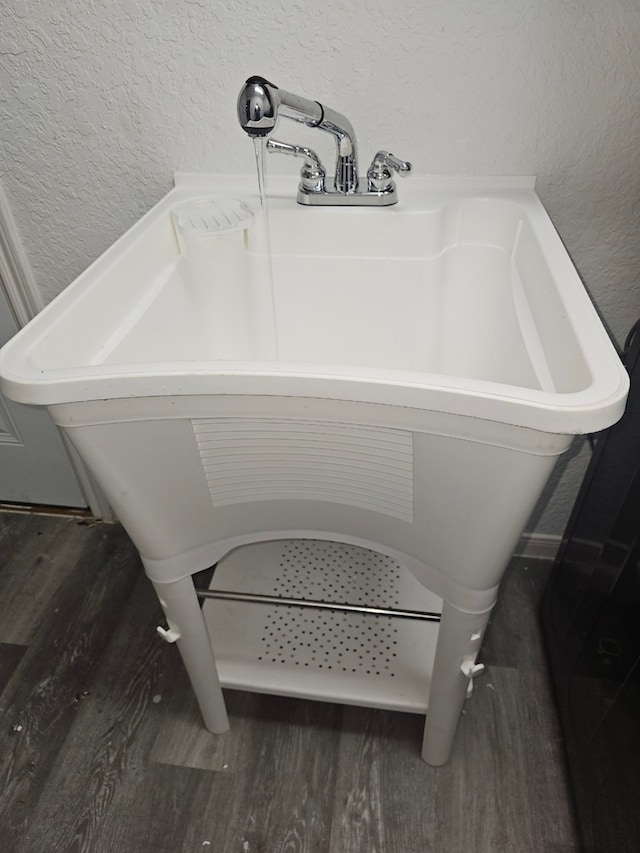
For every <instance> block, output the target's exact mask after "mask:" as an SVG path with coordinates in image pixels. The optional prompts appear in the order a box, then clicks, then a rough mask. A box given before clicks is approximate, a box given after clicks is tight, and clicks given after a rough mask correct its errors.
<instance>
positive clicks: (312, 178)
mask: <svg viewBox="0 0 640 853" xmlns="http://www.w3.org/2000/svg"><path fill="white" fill-rule="evenodd" d="M280 115H281V116H284V117H285V118H289V119H292V120H293V121H297V122H300V123H301V124H304V125H306V126H307V127H317V128H318V130H324V131H326V132H327V133H330V134H331V135H332V136H333V137H334V138H335V140H336V147H337V156H336V170H335V178H334V181H333V187H331V188H328V187H327V185H326V172H325V169H324V167H323V165H322V163H321V162H320V160H319V159H318V156H317V154H316V153H315V152H314V151H312V150H311V149H310V148H305V147H303V146H299V145H289V144H288V143H285V142H277V141H276V140H272V139H269V140H267V150H268V151H270V152H272V153H274V152H279V153H282V154H290V155H292V156H294V157H302V158H303V159H304V165H303V167H302V171H301V173H300V176H301V182H300V186H299V187H298V202H299V203H300V204H307V205H309V204H320V205H389V204H395V202H396V201H397V200H398V195H397V191H396V187H395V183H394V181H393V177H392V171H396V172H398V174H400V175H406V174H408V173H409V172H410V171H411V163H407V162H405V161H404V160H398V158H397V157H394V156H393V155H392V154H389V153H388V152H387V151H379V152H378V153H377V154H376V156H375V157H374V158H373V162H372V163H371V166H370V167H369V170H368V172H367V176H366V180H364V179H360V178H359V177H358V151H357V145H356V136H355V133H354V132H353V127H352V126H351V122H350V121H349V119H347V118H346V117H345V116H343V115H341V114H340V113H338V112H336V111H335V110H332V109H331V108H329V107H325V106H323V105H322V104H320V103H318V101H310V100H309V99H308V98H303V97H301V96H300V95H294V94H292V93H291V92H287V91H286V90H285V89H280V88H278V86H274V84H273V83H269V81H268V80H265V79H264V77H250V78H249V79H248V80H247V81H246V83H245V84H244V86H243V87H242V89H241V90H240V95H239V96H238V120H239V121H240V126H241V127H242V129H243V130H244V131H246V133H248V134H249V136H253V137H263V136H269V135H270V134H271V132H272V131H273V129H274V127H275V125H276V121H277V119H278V116H280ZM363 186H366V189H363V188H362V187H363Z"/></svg>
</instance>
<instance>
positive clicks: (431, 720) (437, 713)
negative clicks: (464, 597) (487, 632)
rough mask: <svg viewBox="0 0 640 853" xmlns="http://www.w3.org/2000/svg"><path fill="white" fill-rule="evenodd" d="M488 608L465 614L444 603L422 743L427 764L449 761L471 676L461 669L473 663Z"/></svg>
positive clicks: (484, 625)
mask: <svg viewBox="0 0 640 853" xmlns="http://www.w3.org/2000/svg"><path fill="white" fill-rule="evenodd" d="M491 609H492V608H489V610H487V611H485V612H483V613H465V612H464V611H462V610H458V609H457V608H456V607H454V606H453V605H452V604H449V603H448V602H446V601H445V602H444V606H443V609H442V621H441V622H440V628H439V630H438V643H437V646H436V656H435V661H434V665H433V675H432V678H431V689H430V691H429V707H428V710H427V719H426V722H425V727H424V739H423V742H422V757H423V759H424V760H425V761H426V762H427V764H432V765H434V766H439V765H441V764H445V763H446V762H447V761H448V760H449V756H450V755H451V749H452V747H453V739H454V737H455V734H456V729H457V727H458V720H459V719H460V714H461V712H462V708H463V705H464V701H465V698H466V695H467V689H468V687H469V678H470V677H472V676H470V675H469V674H465V673H464V672H463V670H466V671H467V672H469V670H470V667H469V662H470V660H471V661H473V660H475V656H476V655H477V653H478V650H479V648H480V643H481V642H482V635H483V633H484V629H485V627H486V625H487V622H488V620H489V616H490V614H491Z"/></svg>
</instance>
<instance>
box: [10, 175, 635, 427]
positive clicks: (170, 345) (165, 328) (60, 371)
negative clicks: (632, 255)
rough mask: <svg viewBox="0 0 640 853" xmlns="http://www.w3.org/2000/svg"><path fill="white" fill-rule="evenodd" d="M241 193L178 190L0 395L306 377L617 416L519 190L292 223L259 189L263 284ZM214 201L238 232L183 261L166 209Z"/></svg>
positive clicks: (79, 393)
mask: <svg viewBox="0 0 640 853" xmlns="http://www.w3.org/2000/svg"><path fill="white" fill-rule="evenodd" d="M253 184H254V182H253V181H252V180H248V179H244V178H243V179H233V180H232V179H229V178H226V179H223V178H220V179H216V178H213V177H202V176H194V177H190V176H182V177H180V176H179V177H178V179H177V186H176V188H175V189H174V190H173V191H172V192H171V193H169V194H168V195H167V196H166V197H165V198H164V199H163V200H162V201H161V202H160V203H159V204H158V205H156V207H155V208H154V209H153V210H152V211H150V213H148V214H147V215H146V216H145V217H143V218H142V220H141V221H140V222H138V223H137V224H136V225H135V226H134V227H133V228H132V229H131V230H130V231H129V232H127V234H125V235H124V236H123V237H122V238H121V239H120V240H119V241H118V242H117V243H116V244H115V245H114V246H112V248H111V249H109V251H107V252H106V253H105V254H104V255H103V256H102V257H101V258H100V259H99V260H98V261H96V263H94V264H93V265H92V266H91V267H90V268H89V269H88V270H87V271H86V272H85V273H84V274H83V275H81V276H80V277H79V278H78V280H77V281H76V282H74V284H73V285H72V286H70V287H69V288H67V290H66V291H64V292H63V293H62V294H61V295H60V296H59V297H58V299H56V300H55V301H54V302H53V303H52V304H51V305H50V306H48V307H47V309H46V310H45V311H43V312H42V314H41V315H40V316H39V317H38V318H37V319H36V320H35V321H34V322H33V323H32V324H31V325H30V326H29V328H28V329H27V330H25V331H24V332H23V333H22V334H21V335H19V336H18V338H17V339H16V340H15V341H14V342H13V343H12V344H10V345H9V346H8V347H7V348H6V350H5V351H4V353H3V356H2V362H1V367H0V371H1V373H2V381H3V386H2V387H3V390H4V391H5V393H6V394H7V395H8V396H10V397H12V398H14V399H16V400H19V401H21V402H24V403H35V404H45V405H47V404H57V403H63V402H72V401H79V400H97V399H105V398H110V397H117V398H124V397H134V396H148V395H158V394H172V393H178V394H199V393H219V392H221V393H226V392H228V390H229V382H233V383H234V387H236V388H241V393H242V392H245V391H248V392H249V393H251V389H253V388H256V387H258V386H259V387H260V389H262V390H263V391H264V392H265V393H283V394H285V395H288V394H294V395H295V394H298V393H299V383H300V382H301V381H303V382H304V383H305V391H304V393H305V394H307V393H310V394H311V395H312V396H317V395H319V396H321V397H327V396H329V397H337V398H339V399H345V400H354V401H358V400H359V401H365V402H383V403H391V404H393V403H397V404H399V405H402V406H411V407H418V408H426V409H429V408H435V409H437V410H439V411H451V412H454V413H457V414H468V415H472V416H478V417H483V418H488V419H491V420H497V421H502V422H505V423H511V424H515V425H520V426H531V427H535V428H542V429H546V430H551V431H554V432H563V433H581V432H590V431H594V430H598V429H601V428H603V427H605V426H607V425H608V424H610V423H611V422H612V421H614V420H616V419H617V417H619V415H620V414H621V412H622V409H623V406H624V400H625V396H626V390H627V377H626V374H625V372H624V370H623V368H622V366H621V364H620V362H619V360H618V358H617V356H616V354H615V352H614V350H613V347H612V346H611V344H610V342H609V340H608V337H607V335H606V333H605V331H604V329H603V328H602V325H601V323H600V321H599V319H598V318H597V316H596V313H595V311H594V310H593V308H592V306H591V303H590V301H589V298H588V296H587V294H586V293H585V291H584V288H583V286H582V284H581V282H580V280H579V278H578V276H577V274H576V271H575V269H574V268H573V266H572V264H571V261H570V260H569V258H568V256H567V253H566V251H565V250H564V248H563V246H562V243H561V241H560V239H559V238H558V236H557V234H556V232H555V230H554V228H553V226H552V224H551V222H550V220H549V218H548V216H547V214H546V213H545V211H544V209H543V207H542V204H541V203H540V201H539V199H538V197H537V196H536V194H535V191H534V189H533V185H532V182H531V181H527V180H518V179H504V178H503V179H495V180H494V181H491V180H487V181H481V180H473V179H467V180H461V179H458V180H447V179H441V180H435V179H431V180H429V179H423V180H420V179H414V180H412V183H410V184H403V188H402V189H403V195H402V199H401V202H400V203H399V204H398V205H396V206H394V207H392V208H388V209H370V208H348V209H345V208H323V209H301V208H300V207H299V206H298V205H296V204H295V201H294V199H293V195H292V188H291V186H290V185H289V182H286V181H285V180H284V179H281V180H280V182H277V181H275V182H273V181H272V184H274V185H275V191H273V190H272V193H271V194H270V197H269V205H268V207H269V225H270V238H271V249H272V259H271V263H272V268H273V279H272V282H271V281H270V280H269V263H270V262H269V257H268V252H267V250H266V244H267V238H266V235H265V232H264V230H263V225H262V223H261V214H260V202H259V199H258V197H257V194H256V192H255V190H254V187H253ZM229 195H232V196H233V197H235V198H237V199H238V200H240V201H242V202H243V203H244V204H245V205H246V206H247V207H248V208H249V209H252V210H253V211H254V212H255V220H254V222H253V224H252V225H250V226H249V228H248V229H247V230H244V231H243V230H239V231H237V232H235V233H233V234H228V233H227V234H223V235H213V236H211V238H210V240H209V241H201V242H200V243H199V244H198V245H197V247H196V248H195V250H193V249H189V251H187V253H186V254H182V253H181V252H180V251H179V247H178V243H177V240H176V234H175V232H174V227H173V224H172V216H171V212H172V210H175V209H176V208H177V207H179V206H180V205H181V204H183V203H184V202H185V201H187V200H189V199H193V198H196V199H197V198H206V197H208V196H212V197H216V196H229ZM237 383H240V385H238V384H237ZM309 383H310V384H309Z"/></svg>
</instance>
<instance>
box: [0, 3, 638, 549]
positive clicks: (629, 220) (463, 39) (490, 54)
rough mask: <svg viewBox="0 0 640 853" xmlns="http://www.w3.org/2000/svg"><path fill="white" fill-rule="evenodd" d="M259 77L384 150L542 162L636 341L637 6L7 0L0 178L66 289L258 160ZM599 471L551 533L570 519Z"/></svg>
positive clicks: (570, 240)
mask: <svg viewBox="0 0 640 853" xmlns="http://www.w3.org/2000/svg"><path fill="white" fill-rule="evenodd" d="M254 73H258V74H262V75H264V76H266V77H268V78H270V79H272V80H273V81H274V82H276V83H278V84H279V85H282V86H283V87H285V88H288V89H291V90H293V91H298V92H300V93H301V94H304V95H307V96H309V97H312V98H316V99H318V100H321V101H325V102H326V103H327V104H329V105H330V106H333V107H334V108H336V109H338V110H340V111H341V112H344V113H346V114H347V115H348V116H349V117H350V118H351V120H352V122H353V124H354V126H355V129H356V132H357V134H358V139H359V141H360V147H361V155H362V159H363V161H364V162H366V160H367V159H368V158H369V157H370V155H371V154H372V153H373V152H374V150H375V149H376V148H378V147H387V148H390V149H391V150H392V151H394V152H395V153H397V154H398V155H400V156H402V157H406V158H407V159H410V160H411V161H412V162H413V163H414V167H415V169H416V172H417V173H433V174H478V175H492V174H536V175H538V177H539V184H538V188H539V193H540V195H541V197H542V199H543V201H544V203H545V204H546V206H547V209H548V210H549V212H550V213H551V215H552V218H553V219H554V222H555V224H556V226H557V228H558V230H559V232H560V234H561V236H562V238H563V239H564V241H565V243H566V245H567V247H568V249H569V251H570V253H571V255H572V257H573V259H574V261H575V263H576V265H577V267H578V269H579V271H580V273H581V275H582V276H583V279H584V281H585V283H586V285H587V287H588V288H589V290H590V292H591V294H592V296H593V297H594V299H595V301H596V303H597V305H598V307H599V309H600V311H601V313H602V315H603V317H604V319H605V321H606V322H607V323H608V325H609V327H610V329H611V330H612V332H613V333H614V335H615V336H616V337H617V338H618V340H620V339H621V338H622V337H623V336H624V334H625V332H626V330H627V329H628V327H629V326H630V325H631V323H632V322H633V321H634V320H635V319H636V316H640V283H639V272H640V233H639V232H640V227H639V222H638V212H639V210H638V208H639V196H640V192H639V190H640V155H639V151H640V144H639V140H640V133H639V131H640V100H639V98H638V93H639V92H640V4H638V2H637V0H608V2H606V3H602V2H600V0H561V2H559V0H456V2H451V0H398V2H396V3H395V4H393V6H390V5H389V4H388V3H383V2H381V0H350V2H341V0H324V2H323V3H316V2H312V0H290V2H284V0H280V2H274V3H264V2H261V0H228V2H226V3H221V2H215V0H111V2H109V3H99V2H96V0H49V2H46V3H45V2H43V0H4V3H3V27H2V31H1V32H0V75H1V79H2V89H1V90H0V134H1V136H2V144H1V146H0V178H1V179H2V181H3V183H4V185H5V187H6V189H7V192H8V194H9V196H10V198H11V200H12V202H13V207H14V214H15V217H16V219H17V222H18V225H19V228H20V230H21V233H22V236H23V239H24V242H25V245H26V249H27V252H28V254H29V257H30V260H31V263H32V265H33V268H34V271H35V274H36V278H37V282H38V285H39V287H40V288H41V290H42V292H43V294H44V296H45V298H46V299H48V298H50V297H51V296H53V295H54V294H55V293H57V292H58V291H59V290H60V289H61V288H62V287H64V286H65V285H66V284H67V283H68V282H69V281H71V280H72V279H73V278H74V277H75V276H76V275H77V274H78V273H79V272H80V271H81V270H82V269H83V268H84V267H85V266H87V264H88V263H89V262H90V261H92V260H93V259H94V258H95V257H97V255H98V254H99V253H100V252H101V251H102V250H104V249H105V248H106V247H107V246H108V245H109V244H110V243H111V242H112V241H113V240H114V239H115V238H116V237H117V236H119V235H120V234H121V233H122V232H123V231H124V230H125V229H126V228H127V227H128V226H129V225H131V224H132V223H133V222H134V221H135V220H136V218H137V217H138V216H139V215H140V214H141V213H142V212H144V211H145V210H147V209H148V208H149V207H150V206H151V205H152V204H153V203H154V202H155V201H157V200H158V199H159V198H160V197H161V196H162V195H163V194H164V193H165V192H166V191H167V190H168V189H169V187H170V186H171V181H172V174H173V172H174V171H176V170H180V169H182V170H189V171H218V172H248V171H250V170H252V168H253V161H252V146H251V144H250V143H249V141H248V140H247V139H246V137H245V136H244V135H243V134H242V132H241V131H240V129H239V127H238V125H237V122H236V118H235V100H236V94H237V91H238V89H239V87H240V84H241V82H242V81H243V79H244V78H245V77H246V76H248V75H249V74H254ZM294 130H295V129H294ZM280 135H281V136H282V137H285V138H290V139H292V140H294V141H299V140H300V139H301V141H303V142H304V141H306V142H309V138H308V137H305V138H301V134H300V133H299V132H297V131H296V132H293V131H289V129H288V128H286V129H285V128H284V127H283V128H281V129H280ZM312 138H313V139H314V144H315V145H316V146H317V147H318V149H319V151H320V153H321V154H325V156H326V157H327V159H329V157H330V152H331V145H332V143H331V140H330V139H329V138H327V139H326V140H317V139H315V137H312ZM269 166H270V169H272V170H274V171H275V170H276V169H278V170H279V171H290V170H291V169H292V168H293V166H292V164H289V163H288V162H287V161H285V160H284V158H283V160H282V161H280V162H279V161H278V160H277V159H276V158H271V159H270V161H269ZM583 456H584V454H583ZM580 470H581V465H580V464H577V463H576V462H575V461H574V462H573V464H571V465H569V466H568V470H567V472H566V473H565V475H564V477H563V478H562V481H561V486H560V488H559V489H558V490H556V493H555V494H554V495H551V498H550V501H549V502H548V503H547V506H546V509H544V511H542V515H541V518H540V519H539V520H538V522H537V525H538V529H541V530H544V531H546V532H551V533H553V532H559V531H560V530H561V529H562V526H563V524H564V521H565V517H566V507H567V505H568V502H570V500H571V498H572V496H573V493H574V486H573V484H574V483H575V481H576V479H577V478H578V475H579V471H580ZM572 472H573V473H572Z"/></svg>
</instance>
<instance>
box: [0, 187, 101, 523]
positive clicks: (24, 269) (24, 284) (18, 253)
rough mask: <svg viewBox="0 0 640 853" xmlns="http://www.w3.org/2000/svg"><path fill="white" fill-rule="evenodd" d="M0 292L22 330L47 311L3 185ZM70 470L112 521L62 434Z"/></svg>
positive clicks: (93, 506) (92, 505) (94, 508)
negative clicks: (34, 318) (39, 314)
mask: <svg viewBox="0 0 640 853" xmlns="http://www.w3.org/2000/svg"><path fill="white" fill-rule="evenodd" d="M0 290H2V292H3V293H4V295H5V297H6V299H7V302H8V303H9V308H10V310H11V312H12V314H13V316H14V319H15V321H16V323H17V325H18V326H19V327H20V328H22V326H26V324H27V323H28V322H29V320H31V319H32V318H33V317H35V315H36V314H37V313H38V312H39V311H40V310H41V309H42V308H44V302H43V300H42V297H41V296H40V293H39V291H38V288H37V286H36V283H35V279H34V277H33V273H32V272H31V267H30V265H29V261H28V259H27V256H26V254H25V251H24V249H23V247H22V243H21V241H20V238H19V236H18V230H17V228H16V224H15V220H14V218H13V214H12V213H11V208H10V207H9V201H8V199H7V196H6V194H5V192H4V189H3V187H2V184H0ZM62 439H63V441H64V444H65V448H66V450H67V453H68V455H69V461H70V463H71V467H72V468H73V471H74V472H75V475H76V477H77V478H78V482H79V483H80V488H81V490H82V492H83V494H84V497H85V499H86V501H87V505H88V506H89V509H90V510H91V513H92V514H93V515H94V516H95V517H96V518H100V519H102V520H104V521H113V520H114V514H113V510H112V509H111V507H110V506H109V502H108V501H107V499H106V497H105V496H104V494H103V492H102V490H101V489H100V487H99V486H98V484H97V483H96V482H95V480H94V479H93V477H92V476H91V475H90V474H89V472H88V471H87V469H86V468H85V466H84V464H83V463H82V460H81V459H80V457H79V456H78V454H77V452H76V451H75V449H74V448H73V447H72V446H71V445H70V444H69V442H68V441H67V439H66V437H65V436H64V435H63V434H62Z"/></svg>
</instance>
